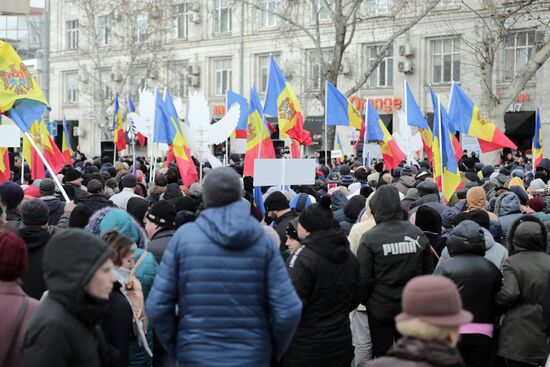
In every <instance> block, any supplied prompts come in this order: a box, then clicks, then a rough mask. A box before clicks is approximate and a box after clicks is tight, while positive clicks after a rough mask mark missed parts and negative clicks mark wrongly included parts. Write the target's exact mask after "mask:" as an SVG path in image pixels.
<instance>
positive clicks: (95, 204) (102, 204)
mask: <svg viewBox="0 0 550 367" xmlns="http://www.w3.org/2000/svg"><path fill="white" fill-rule="evenodd" d="M78 203H79V204H84V205H86V206H87V207H88V208H90V209H92V212H96V211H98V210H99V209H103V208H107V207H116V205H115V204H114V203H113V202H112V201H111V200H109V199H107V198H106V197H105V196H103V195H90V196H84V197H82V198H81V199H80V200H79V201H78Z"/></svg>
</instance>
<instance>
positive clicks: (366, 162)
mask: <svg viewBox="0 0 550 367" xmlns="http://www.w3.org/2000/svg"><path fill="white" fill-rule="evenodd" d="M368 103H369V101H368V99H367V101H366V103H365V107H363V108H364V111H365V120H367V119H368V115H367V109H368ZM363 123H364V124H365V134H364V135H363V164H364V165H365V166H366V167H367V168H368V167H369V166H370V152H367V126H368V125H367V121H363ZM359 134H361V131H359ZM359 140H361V137H359Z"/></svg>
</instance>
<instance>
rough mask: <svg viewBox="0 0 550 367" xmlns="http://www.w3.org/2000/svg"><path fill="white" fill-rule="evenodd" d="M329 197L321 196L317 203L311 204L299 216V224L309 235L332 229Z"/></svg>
mask: <svg viewBox="0 0 550 367" xmlns="http://www.w3.org/2000/svg"><path fill="white" fill-rule="evenodd" d="M331 204H332V201H331V200H330V196H323V197H322V198H321V199H320V200H319V202H318V203H316V204H312V205H310V206H308V207H307V208H305V209H304V211H303V212H302V214H300V219H299V222H300V224H301V225H302V227H304V229H305V230H306V231H308V232H310V233H313V232H318V231H323V230H326V229H329V228H331V227H332V219H333V216H332V210H331V209H330V205H331Z"/></svg>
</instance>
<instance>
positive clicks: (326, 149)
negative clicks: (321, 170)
mask: <svg viewBox="0 0 550 367" xmlns="http://www.w3.org/2000/svg"><path fill="white" fill-rule="evenodd" d="M325 166H326V167H328V166H329V165H328V124H327V81H326V80H325Z"/></svg>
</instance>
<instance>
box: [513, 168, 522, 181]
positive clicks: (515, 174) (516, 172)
mask: <svg viewBox="0 0 550 367" xmlns="http://www.w3.org/2000/svg"><path fill="white" fill-rule="evenodd" d="M512 177H519V178H521V179H522V180H523V179H524V178H525V171H524V170H522V169H521V168H516V169H515V170H513V171H512Z"/></svg>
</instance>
